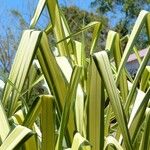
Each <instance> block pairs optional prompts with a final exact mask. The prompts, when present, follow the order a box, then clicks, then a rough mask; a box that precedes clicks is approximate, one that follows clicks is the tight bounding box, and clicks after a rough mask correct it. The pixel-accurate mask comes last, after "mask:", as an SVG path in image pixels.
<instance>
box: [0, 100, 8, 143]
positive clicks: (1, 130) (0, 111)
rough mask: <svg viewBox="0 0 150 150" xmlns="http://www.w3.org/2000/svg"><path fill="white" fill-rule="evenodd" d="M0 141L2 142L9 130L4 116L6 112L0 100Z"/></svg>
mask: <svg viewBox="0 0 150 150" xmlns="http://www.w3.org/2000/svg"><path fill="white" fill-rule="evenodd" d="M0 120H1V121H0V141H1V140H2V142H3V141H4V140H5V138H6V137H7V135H8V133H9V132H10V126H9V123H8V119H7V117H6V112H5V110H4V107H3V105H2V103H1V101H0Z"/></svg>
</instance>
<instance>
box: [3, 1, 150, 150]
mask: <svg viewBox="0 0 150 150" xmlns="http://www.w3.org/2000/svg"><path fill="white" fill-rule="evenodd" d="M45 6H47V8H48V12H49V15H50V18H51V22H50V24H49V26H47V28H46V29H45V30H43V31H41V30H36V29H35V26H36V24H37V22H38V20H39V18H40V16H41V14H42V11H43V9H44V7H45ZM149 16H150V13H149V12H147V11H141V12H140V14H139V16H138V18H137V21H136V22H135V25H134V27H133V30H132V32H131V35H129V39H128V41H127V44H126V45H125V48H124V52H123V50H122V49H121V48H122V46H121V45H122V41H123V40H122V39H121V38H120V35H119V34H118V33H116V32H114V31H110V32H109V33H108V37H107V42H106V46H105V49H107V50H108V51H107V52H106V51H100V52H97V53H95V48H96V43H97V41H98V36H99V33H100V30H101V29H102V28H101V27H102V23H101V22H99V21H93V22H91V23H89V24H87V25H85V26H83V27H82V28H81V29H80V30H77V31H76V32H71V30H70V28H69V26H68V24H67V21H66V19H65V17H64V15H63V13H62V11H61V10H60V7H59V5H58V3H57V0H52V1H46V0H45V1H43V0H39V4H38V6H37V8H36V10H35V13H34V16H33V18H32V21H31V23H30V29H28V30H25V31H24V32H23V34H22V38H21V41H20V44H19V46H18V50H17V54H16V56H15V59H14V63H13V65H12V68H11V71H10V74H9V77H8V80H7V83H6V84H5V88H4V91H3V95H2V100H1V101H0V118H1V122H0V150H4V149H6V148H7V149H8V150H9V149H25V150H28V149H31V147H32V149H35V150H38V149H43V150H45V149H52V150H53V149H55V150H61V149H68V150H80V149H84V150H90V149H93V150H98V149H119V150H120V149H121V150H122V149H128V150H133V149H139V150H148V148H149V145H150V138H149V137H150V136H149V135H150V132H149V131H150V130H149V126H148V125H149V122H150V108H149V99H150V97H149V95H150V87H149V79H148V81H147V80H145V78H146V77H147V76H149V67H146V66H147V63H148V61H149V56H150V47H148V53H147V55H146V56H145V57H144V58H143V60H142V61H141V63H140V67H139V69H138V72H137V74H136V76H135V78H134V79H132V77H131V76H130V74H129V73H128V72H127V70H126V68H125V64H126V61H127V59H128V57H129V54H130V53H131V51H132V50H133V48H134V46H135V44H136V41H137V38H138V36H139V34H140V32H141V30H142V28H143V27H145V26H146V29H147V35H148V37H150V22H149V19H150V18H149ZM144 25H145V26H144ZM91 29H93V32H91ZM85 32H91V34H92V36H91V46H90V52H89V53H90V58H88V57H86V49H85V45H86V43H85V41H84V36H83V33H85ZM50 34H54V38H55V45H56V49H57V50H58V52H59V56H55V55H54V53H53V50H52V49H51V43H49V41H48V36H49V35H50ZM78 35H81V36H83V37H82V38H81V40H80V39H78V41H77V40H75V39H74V38H73V37H74V36H78ZM79 40H80V41H79ZM108 53H109V54H111V56H112V57H111V58H109V57H108ZM35 59H36V62H37V63H36V65H37V66H38V65H39V66H38V68H39V69H38V70H37V67H35V64H34V63H33V62H35ZM144 70H145V71H144ZM143 72H144V73H143ZM40 81H45V82H46V84H47V85H48V87H47V89H48V95H38V96H37V97H35V98H33V97H31V95H32V94H31V93H32V90H33V88H34V86H35V85H37V84H38V83H39V82H40ZM138 84H139V85H140V88H139V87H138ZM143 84H146V87H145V86H143ZM142 90H143V91H142ZM146 137H147V138H146Z"/></svg>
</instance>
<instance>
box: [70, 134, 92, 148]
mask: <svg viewBox="0 0 150 150" xmlns="http://www.w3.org/2000/svg"><path fill="white" fill-rule="evenodd" d="M71 149H72V150H91V149H92V148H91V145H90V144H89V142H88V141H87V140H86V139H85V138H83V137H82V136H81V135H80V133H76V134H75V135H74V139H73V143H72V147H71Z"/></svg>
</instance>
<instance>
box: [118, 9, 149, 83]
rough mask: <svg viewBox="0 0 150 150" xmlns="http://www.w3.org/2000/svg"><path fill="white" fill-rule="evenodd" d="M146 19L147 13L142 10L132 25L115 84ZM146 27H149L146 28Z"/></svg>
mask: <svg viewBox="0 0 150 150" xmlns="http://www.w3.org/2000/svg"><path fill="white" fill-rule="evenodd" d="M148 18H149V12H147V11H145V10H142V11H141V12H140V14H139V16H138V18H137V20H136V22H135V25H134V27H133V30H132V32H131V35H130V37H129V41H128V43H127V45H126V47H125V50H124V53H123V56H122V59H121V62H120V65H119V68H118V73H117V77H116V81H117V82H118V79H119V76H120V73H121V70H122V68H123V67H124V65H125V63H126V61H127V59H128V56H129V54H130V52H131V50H132V48H133V46H134V44H135V42H136V39H137V38H138V35H139V33H140V31H141V29H142V27H143V25H144V23H146V20H147V19H148ZM147 27H149V26H147ZM149 36H150V32H148V37H149Z"/></svg>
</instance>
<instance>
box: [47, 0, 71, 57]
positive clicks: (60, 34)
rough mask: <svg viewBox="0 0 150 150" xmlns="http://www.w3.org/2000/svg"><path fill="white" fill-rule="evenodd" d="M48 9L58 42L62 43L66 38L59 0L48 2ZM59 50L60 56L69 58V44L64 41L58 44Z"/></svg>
mask: <svg viewBox="0 0 150 150" xmlns="http://www.w3.org/2000/svg"><path fill="white" fill-rule="evenodd" d="M46 4H47V8H48V11H49V14H50V18H51V22H52V28H53V31H54V34H55V37H56V40H57V41H60V40H62V39H64V38H65V33H64V28H63V25H62V21H61V14H60V10H59V9H60V8H59V6H58V1H57V0H52V1H46ZM58 50H59V52H60V55H65V56H69V50H68V46H67V42H66V41H63V42H61V43H59V44H58Z"/></svg>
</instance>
